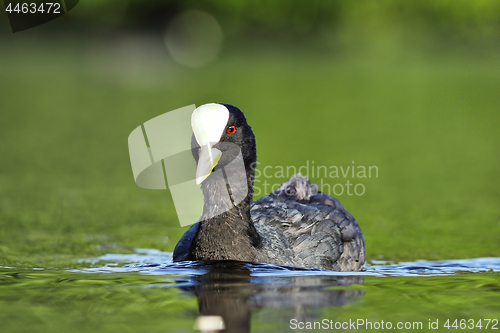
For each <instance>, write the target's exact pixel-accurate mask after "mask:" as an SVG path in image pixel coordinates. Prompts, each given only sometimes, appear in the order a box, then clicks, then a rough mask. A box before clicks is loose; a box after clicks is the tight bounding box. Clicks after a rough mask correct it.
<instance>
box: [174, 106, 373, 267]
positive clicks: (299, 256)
mask: <svg viewBox="0 0 500 333" xmlns="http://www.w3.org/2000/svg"><path fill="white" fill-rule="evenodd" d="M224 106H226V107H227V108H228V110H229V112H230V117H229V120H228V126H235V127H236V131H235V133H234V135H227V134H223V135H222V137H221V139H220V142H218V143H217V144H216V145H214V147H217V148H218V149H219V150H221V151H222V157H221V159H220V161H219V163H218V164H217V166H216V167H215V168H214V170H217V169H219V170H221V169H222V170H225V171H224V172H222V173H221V172H214V173H212V174H210V175H209V176H208V177H207V178H206V179H205V180H204V181H203V182H202V183H201V189H202V191H203V195H204V198H205V203H204V209H203V215H202V217H201V218H200V222H197V223H196V224H194V225H193V226H191V228H189V229H188V231H186V233H185V234H184V235H183V237H182V238H181V240H180V241H179V243H178V244H177V246H176V248H175V250H174V261H184V260H205V261H212V260H237V261H247V262H262V263H270V264H277V265H289V266H296V267H308V268H321V269H328V270H337V271H359V270H361V269H362V267H363V264H364V261H365V248H364V241H363V236H362V234H361V230H360V228H359V226H358V224H357V222H356V220H355V219H354V218H353V217H352V215H351V214H349V213H348V212H347V211H346V210H345V209H344V207H343V206H342V205H341V204H340V202H339V201H338V200H337V199H335V198H333V197H331V196H329V195H327V194H325V193H321V192H318V191H317V187H316V186H315V185H311V184H310V182H309V179H308V178H307V177H304V176H301V175H294V176H292V177H291V178H290V179H289V180H287V181H286V182H285V183H283V184H282V185H281V186H280V187H279V188H278V189H277V190H276V191H274V192H273V193H271V194H269V195H268V196H265V197H263V198H261V199H259V200H257V201H255V202H254V203H252V197H253V179H254V171H255V170H254V166H255V162H256V160H257V156H256V145H255V137H254V135H253V132H252V130H251V128H250V126H249V125H248V124H247V122H246V119H245V117H244V115H243V113H242V112H241V111H240V110H239V109H237V108H236V107H234V106H232V105H227V104H224ZM231 144H232V145H231ZM235 144H236V145H237V146H238V147H240V148H241V153H242V155H240V156H242V157H241V158H242V159H243V163H244V165H245V171H244V172H245V173H246V175H244V177H242V178H240V181H239V182H236V183H234V182H232V183H231V184H229V182H228V180H227V176H226V173H227V174H231V172H237V170H233V171H231V167H232V166H231V163H229V161H230V160H234V158H235V156H236V154H235V152H234V147H235ZM231 147H232V148H231ZM193 156H194V158H195V160H196V161H197V162H198V149H197V148H196V147H195V148H194V149H193ZM247 190H248V192H247ZM228 192H229V197H230V203H229V205H230V206H229V207H232V208H229V209H228V210H226V211H225V212H224V213H222V214H220V215H217V216H214V214H213V211H214V209H215V208H216V207H220V205H221V202H222V201H223V199H222V198H223V197H224V195H225V197H227V194H228ZM238 193H245V194H246V193H247V194H246V196H245V199H244V200H243V201H241V202H240V200H237V201H236V200H234V196H235V195H236V196H237V195H238ZM245 194H243V195H245ZM235 202H238V203H237V204H236V203H235Z"/></svg>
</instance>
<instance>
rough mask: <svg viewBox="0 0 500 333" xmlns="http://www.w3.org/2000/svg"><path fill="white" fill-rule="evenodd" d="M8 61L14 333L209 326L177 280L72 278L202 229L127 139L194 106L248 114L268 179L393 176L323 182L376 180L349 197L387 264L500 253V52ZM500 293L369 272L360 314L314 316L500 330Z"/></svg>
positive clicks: (8, 245) (4, 136)
mask: <svg viewBox="0 0 500 333" xmlns="http://www.w3.org/2000/svg"><path fill="white" fill-rule="evenodd" d="M262 48H265V50H266V52H263V51H262ZM132 51H133V52H132ZM0 63H1V66H0V94H1V99H0V112H1V121H0V140H1V141H0V142H1V144H0V156H1V160H0V266H2V267H4V268H1V269H0V271H1V275H0V276H1V282H0V304H1V305H0V309H1V311H0V323H1V327H2V331H5V332H34V331H36V332H57V331H73V332H80V331H81V332H87V331H88V332H90V331H92V332H108V331H110V332H113V331H117V332H118V331H120V332H146V331H148V332H182V331H191V330H192V327H193V322H194V319H195V318H196V317H197V316H198V304H197V298H196V297H195V296H194V295H193V294H192V293H190V292H187V291H182V290H181V289H179V288H177V285H176V286H171V287H169V285H168V284H173V283H175V282H173V280H171V279H167V278H166V276H162V275H144V274H141V273H140V272H122V273H118V272H111V273H97V274H90V273H82V272H70V271H69V270H71V269H76V268H85V267H90V266H95V265H98V264H93V263H89V262H80V261H79V260H80V259H85V258H92V257H98V256H101V255H104V254H108V253H120V254H127V253H129V254H130V253H134V251H135V249H136V248H150V249H158V250H162V251H167V252H170V251H172V250H173V248H174V246H175V244H176V242H177V240H178V239H179V237H180V236H181V234H182V233H183V232H184V230H185V229H183V228H180V227H179V226H178V223H177V221H176V215H175V211H174V209H173V204H172V200H171V198H170V196H169V194H168V191H151V190H144V189H140V188H138V187H137V186H136V185H135V184H134V181H133V177H132V172H131V168H130V161H129V157H128V148H127V137H128V134H129V133H130V132H131V131H132V130H133V129H134V128H135V127H137V126H138V125H139V124H141V123H143V122H144V121H146V120H149V119H151V118H153V117H155V116H157V115H159V114H162V113H164V112H166V111H170V110H173V109H176V108H179V107H182V106H185V105H190V104H197V105H200V104H203V103H207V102H225V103H231V104H234V105H236V106H238V107H240V108H241V109H242V110H243V111H244V112H245V114H246V116H247V119H248V121H249V123H250V125H251V126H252V128H253V130H254V132H255V134H256V137H257V145H258V146H257V148H258V161H259V162H260V165H259V168H260V170H262V171H263V170H264V168H265V167H266V166H270V167H271V169H269V170H277V167H278V166H284V167H287V166H295V167H297V168H299V167H300V166H303V165H306V163H307V161H309V163H312V161H314V163H315V165H319V166H338V167H340V166H342V167H345V168H346V167H348V166H352V165H356V166H376V167H377V168H378V177H375V176H373V175H372V177H371V178H359V177H352V174H351V175H347V177H346V178H343V177H340V178H327V179H323V181H324V182H326V183H328V184H330V185H331V186H333V185H335V184H337V183H342V184H345V183H346V181H347V180H349V181H350V182H351V183H353V184H359V183H362V184H363V185H364V187H365V189H366V191H365V193H364V195H361V196H357V195H352V196H349V195H347V194H346V193H344V194H343V195H340V196H338V198H339V199H340V201H341V202H342V203H343V204H344V206H345V207H346V208H347V209H348V210H349V211H350V212H351V213H352V214H353V215H354V216H355V217H356V219H357V220H358V222H359V224H360V226H361V228H362V230H363V233H364V235H365V241H366V249H367V257H368V259H370V260H375V259H383V260H392V261H404V260H408V261H414V260H417V259H428V260H436V259H458V258H477V257H499V256H500V247H499V243H500V242H499V241H500V208H499V205H498V202H499V199H500V192H499V188H500V187H499V186H498V185H499V181H498V179H499V162H500V154H499V147H500V131H498V127H499V125H500V121H499V119H500V117H499V111H500V109H499V105H500V94H498V87H499V86H500V63H499V62H498V57H497V54H496V53H495V52H492V54H491V55H488V54H484V52H483V54H481V55H476V54H474V52H458V51H453V50H446V51H443V52H440V53H438V52H434V53H433V52H428V53H424V52H417V51H413V50H401V49H395V50H387V51H385V52H366V53H352V54H351V53H342V52H337V53H334V52H331V51H325V50H314V49H312V50H310V49H308V48H304V49H296V48H293V49H292V48H287V47H278V46H269V45H259V46H258V47H257V46H256V47H253V46H240V47H238V48H232V49H229V48H228V49H227V51H226V52H224V54H223V55H222V56H221V58H220V59H219V60H218V61H217V62H215V63H214V64H212V65H210V66H208V67H205V68H202V69H196V70H195V69H186V68H182V67H180V66H178V65H176V64H175V63H173V62H172V61H171V60H168V57H167V55H166V51H165V50H164V48H163V44H162V42H161V40H159V41H156V40H149V39H144V38H138V37H127V38H122V37H120V38H117V39H116V40H115V39H114V40H112V41H101V42H99V41H92V42H88V41H84V42H82V43H77V42H75V41H68V40H65V39H61V40H57V39H53V40H44V39H36V38H31V39H30V38H25V39H14V38H7V37H4V40H2V52H1V53H0ZM353 161H354V164H353ZM278 176H279V175H278ZM260 180H261V181H264V180H267V181H268V183H270V184H273V183H279V182H282V181H284V180H285V179H284V178H280V177H276V174H275V172H273V174H272V177H271V178H268V179H267V178H266V179H264V177H261V178H260ZM312 180H313V181H316V182H320V181H321V179H320V178H319V177H312ZM35 269H36V270H35ZM38 269H41V270H38ZM245 281H246V280H245ZM245 281H243V282H242V281H237V283H243V284H245V283H246V285H247V284H248V281H247V282H245ZM499 282H500V280H499V277H498V273H493V272H491V273H467V274H463V275H453V276H424V277H402V276H397V277H396V276H392V277H372V276H366V277H364V281H363V283H361V284H359V283H357V284H352V285H350V286H343V287H332V288H341V289H342V290H344V289H345V290H356V291H362V293H354V294H355V295H354V296H353V297H352V298H353V299H352V300H350V301H349V302H346V303H345V304H344V305H341V306H328V305H322V306H317V307H311V308H307V309H305V311H306V312H307V313H310V315H308V314H307V313H306V314H305V315H304V316H305V318H320V319H323V318H329V319H332V320H334V319H335V320H337V319H338V320H348V319H358V318H368V319H372V320H374V321H375V320H385V321H387V320H391V321H399V320H401V321H413V320H419V321H422V322H425V323H426V322H427V321H428V320H429V319H430V320H436V319H439V321H440V322H442V320H445V319H448V318H450V319H451V318H454V319H456V318H458V319H471V318H472V319H475V320H477V319H479V318H493V317H494V316H496V318H497V319H498V318H499V317H498V313H500V311H499V310H500V302H499V301H498V299H499V297H498V296H499V285H500V283H499ZM327 286H330V285H328V284H327ZM323 287H325V288H327V287H326V286H323ZM330 287H331V286H330ZM248 288H249V290H250V291H249V292H250V294H252V293H257V292H255V291H254V289H253V288H254V287H253V286H252V285H250V286H248ZM284 295H287V294H286V293H284ZM293 311H298V310H297V309H291V308H288V307H279V306H276V307H273V306H262V307H259V306H258V305H255V307H252V319H251V321H252V327H253V328H254V330H255V331H256V332H257V331H276V330H284V329H287V327H288V322H287V320H288V319H289V318H290V316H291V315H292V314H293V313H294V312H293ZM301 313H302V312H301ZM308 316H309V317H308Z"/></svg>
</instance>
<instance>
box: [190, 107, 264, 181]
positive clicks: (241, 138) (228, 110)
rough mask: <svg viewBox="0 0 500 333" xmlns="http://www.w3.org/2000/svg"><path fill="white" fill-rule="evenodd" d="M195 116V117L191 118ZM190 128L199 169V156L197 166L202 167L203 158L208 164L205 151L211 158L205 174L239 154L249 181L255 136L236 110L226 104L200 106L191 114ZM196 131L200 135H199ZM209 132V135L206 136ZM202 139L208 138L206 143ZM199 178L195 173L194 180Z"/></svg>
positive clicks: (255, 157)
mask: <svg viewBox="0 0 500 333" xmlns="http://www.w3.org/2000/svg"><path fill="white" fill-rule="evenodd" d="M196 112H198V114H197V115H196V116H195V113H196ZM195 117H196V119H195ZM193 119H194V120H193ZM203 120H205V121H203ZM192 126H193V132H194V134H193V137H192V140H191V141H192V145H191V146H192V148H193V149H192V153H193V157H194V159H195V160H196V163H197V164H198V166H199V168H200V154H202V155H205V156H202V162H201V163H204V159H203V157H206V161H205V163H208V158H209V157H208V155H207V154H208V150H210V152H211V153H212V157H214V158H213V160H210V162H209V163H213V164H212V165H207V166H206V169H207V170H206V172H208V171H212V170H217V169H219V168H223V167H226V166H228V165H229V164H230V163H231V162H232V161H233V160H234V159H235V158H237V157H238V155H239V154H240V152H241V155H242V156H243V162H244V165H245V169H246V173H247V175H251V176H252V177H253V169H254V167H255V162H256V160H257V150H256V144H255V136H254V134H253V131H252V128H251V127H250V126H249V125H248V123H247V120H246V118H245V115H244V114H243V112H241V110H240V109H238V108H237V107H235V106H233V105H230V104H206V105H202V106H200V107H198V108H197V109H196V110H195V111H194V112H193V118H192ZM197 130H198V131H199V132H202V133H201V135H200V133H197V132H196V131H197ZM210 131H213V132H212V133H209V132H210ZM205 137H210V138H209V139H208V140H207V139H205ZM204 139H205V140H204ZM198 141H200V142H198ZM204 141H205V142H204ZM207 141H208V143H207ZM200 144H201V146H200ZM203 146H205V147H203ZM219 152H220V153H219ZM215 156H217V157H215ZM216 159H218V161H216ZM210 166H211V167H212V168H211V169H210ZM209 174H210V173H209ZM200 175H201V174H198V172H197V177H199V176H200ZM206 177H208V175H207V176H206Z"/></svg>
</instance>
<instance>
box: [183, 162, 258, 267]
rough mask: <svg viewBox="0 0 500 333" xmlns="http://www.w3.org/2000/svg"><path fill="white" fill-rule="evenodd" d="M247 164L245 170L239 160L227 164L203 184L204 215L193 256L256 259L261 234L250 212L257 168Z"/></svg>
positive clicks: (195, 241)
mask: <svg viewBox="0 0 500 333" xmlns="http://www.w3.org/2000/svg"><path fill="white" fill-rule="evenodd" d="M247 162H248V161H247ZM246 164H247V163H245V169H244V170H245V174H242V172H241V167H238V164H237V163H236V166H234V165H226V166H224V167H219V168H216V169H215V170H214V171H213V172H212V173H211V174H210V176H209V177H208V178H207V179H205V180H204V181H203V183H202V184H201V189H202V191H203V196H204V206H203V215H202V218H201V223H200V229H199V231H198V234H197V236H196V237H195V240H194V242H193V246H194V248H193V249H192V251H191V253H192V256H193V258H191V260H228V259H230V260H240V261H254V260H255V251H256V248H258V247H259V245H260V243H261V238H260V235H259V234H258V232H257V230H256V229H255V226H254V224H253V222H252V218H251V216H250V205H251V204H252V198H253V176H254V170H253V168H252V167H250V166H249V165H246ZM240 165H241V164H240ZM238 169H239V170H238ZM238 171H239V173H238Z"/></svg>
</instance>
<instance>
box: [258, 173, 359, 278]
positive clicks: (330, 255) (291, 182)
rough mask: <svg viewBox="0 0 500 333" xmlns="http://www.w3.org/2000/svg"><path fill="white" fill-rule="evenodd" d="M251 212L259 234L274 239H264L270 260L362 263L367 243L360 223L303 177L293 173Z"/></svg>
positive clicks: (346, 267)
mask: <svg viewBox="0 0 500 333" xmlns="http://www.w3.org/2000/svg"><path fill="white" fill-rule="evenodd" d="M250 213H251V216H252V220H253V222H254V224H255V227H256V229H257V231H258V232H259V233H260V234H261V235H262V234H265V235H268V236H269V235H272V236H273V238H275V239H277V240H276V241H267V242H266V243H267V246H268V250H267V252H268V253H269V257H270V260H272V261H275V262H273V263H280V264H285V265H291V266H298V267H317V268H322V269H329V270H336V271H359V270H361V269H362V267H363V264H364V262H365V247H364V240H363V235H362V233H361V229H360V228H359V225H358V223H357V222H356V220H355V219H354V218H353V217H352V215H351V214H349V212H347V211H346V210H345V209H344V207H343V206H342V204H341V203H340V202H339V201H338V200H337V199H335V198H333V197H331V196H329V195H327V194H325V193H321V192H318V191H317V187H316V186H315V185H313V184H311V183H310V182H309V179H308V178H307V177H304V176H301V175H294V176H292V177H291V178H290V179H288V180H287V181H286V182H284V183H283V184H282V185H281V186H280V187H279V188H278V189H277V190H276V191H274V192H273V193H271V194H269V195H267V196H265V197H262V198H260V199H259V200H257V201H255V202H254V203H253V204H252V207H251V210H250ZM269 239H270V237H268V238H267V240H269ZM283 258H287V259H288V260H287V261H286V262H285V260H283Z"/></svg>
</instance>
